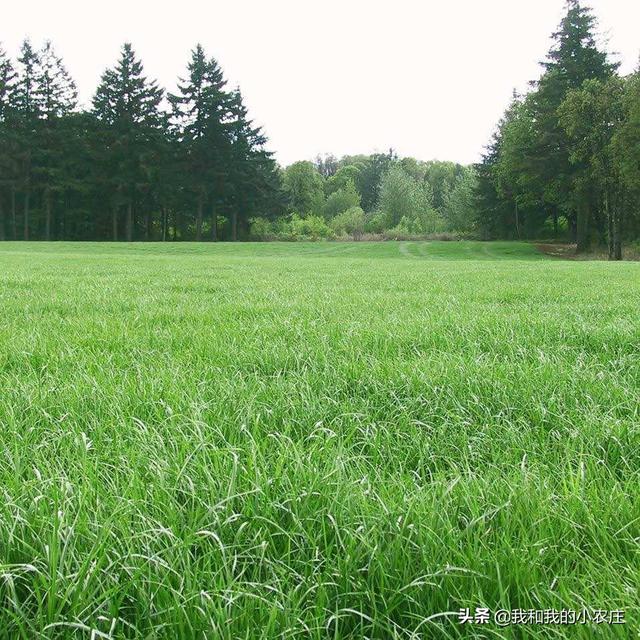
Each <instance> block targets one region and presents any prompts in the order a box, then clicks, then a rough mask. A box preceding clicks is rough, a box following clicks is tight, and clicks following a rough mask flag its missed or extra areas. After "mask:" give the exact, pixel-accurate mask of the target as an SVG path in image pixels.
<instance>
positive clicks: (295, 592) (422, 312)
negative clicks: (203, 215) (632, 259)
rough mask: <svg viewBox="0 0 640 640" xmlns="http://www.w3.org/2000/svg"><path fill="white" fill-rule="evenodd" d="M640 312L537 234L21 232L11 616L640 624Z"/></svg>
mask: <svg viewBox="0 0 640 640" xmlns="http://www.w3.org/2000/svg"><path fill="white" fill-rule="evenodd" d="M639 303H640V270H639V266H638V265H637V264H630V263H622V264H620V263H602V262H570V261H567V262H565V261H561V260H556V259H549V258H546V257H545V256H542V255H541V254H539V253H538V252H537V251H536V250H535V248H534V247H533V246H532V245H528V244H517V243H473V242H460V243H440V242H428V243H418V242H407V243H394V242H388V243H371V244H368V243H316V244H311V243H309V244H302V243H301V244H284V243H282V244H219V245H215V246H213V245H208V244H199V245H196V244H165V245H158V244H132V245H128V244H83V243H78V244H66V243H61V244H58V243H56V244H45V243H40V244H37V243H34V244H25V243H3V244H1V245H0V310H1V314H2V322H1V323H0V449H1V452H2V464H1V465H0V487H1V490H2V500H1V501H0V574H1V578H2V579H0V637H2V638H29V639H32V638H90V637H92V633H93V634H94V637H100V638H105V637H109V638H128V637H131V638H133V637H135V638H137V637H147V638H225V639H231V638H247V639H248V638H276V637H284V638H317V639H320V638H327V637H331V638H361V637H370V638H423V637H424V638H462V637H464V638H467V637H478V638H492V637H496V638H498V637H504V638H525V637H526V638H529V637H533V638H535V637H539V638H543V637H544V638H547V637H552V638H556V637H567V638H592V637H602V638H611V637H613V638H618V637H619V638H626V637H635V636H636V635H637V630H638V621H639V616H638V605H639V604H640V598H639V595H638V585H639V580H640V554H639V540H640V500H639V497H638V494H639V491H638V489H639V487H640V409H639V406H640V402H639V401H640V393H639V391H640V317H639V315H638V308H639ZM483 606H484V607H488V608H490V609H491V610H492V611H495V610H496V609H515V608H522V609H552V608H555V609H563V608H566V609H574V610H581V609H582V608H585V607H586V608H588V609H625V610H626V617H627V620H628V622H627V624H626V625H624V626H622V625H620V626H614V627H611V626H603V625H598V626H593V625H585V626H580V625H578V626H573V627H567V626H564V627H563V626H555V627H553V626H530V625H529V626H527V627H510V628H506V629H501V628H499V627H497V626H496V625H495V624H494V623H490V624H488V625H471V626H469V625H466V626H462V625H460V624H459V622H458V618H457V611H458V610H459V609H460V608H465V607H469V608H471V609H472V610H473V609H474V608H477V607H483ZM447 612H449V613H447ZM441 614H442V615H441Z"/></svg>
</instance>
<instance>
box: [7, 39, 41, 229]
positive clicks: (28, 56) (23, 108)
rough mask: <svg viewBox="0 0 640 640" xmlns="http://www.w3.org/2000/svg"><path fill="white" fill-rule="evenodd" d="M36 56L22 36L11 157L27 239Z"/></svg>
mask: <svg viewBox="0 0 640 640" xmlns="http://www.w3.org/2000/svg"><path fill="white" fill-rule="evenodd" d="M39 65H40V58H39V57H38V54H37V53H36V51H35V50H34V49H33V47H32V46H31V42H30V41H29V40H25V41H24V42H23V43H22V46H21V48H20V55H19V57H18V79H17V82H16V84H15V87H14V91H13V104H14V107H15V113H16V120H15V131H14V139H15V141H16V146H15V152H14V157H15V161H16V164H17V166H18V176H19V188H20V190H21V191H22V194H23V213H22V226H23V232H22V237H23V239H24V240H29V231H30V215H31V191H32V187H33V154H34V150H35V146H36V136H37V131H38V119H39V118H40V106H41V104H40V101H39V100H38V74H39Z"/></svg>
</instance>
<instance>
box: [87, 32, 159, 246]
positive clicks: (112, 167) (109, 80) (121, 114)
mask: <svg viewBox="0 0 640 640" xmlns="http://www.w3.org/2000/svg"><path fill="white" fill-rule="evenodd" d="M162 97H163V91H162V89H160V88H159V87H158V86H157V84H156V82H155V81H150V80H148V79H147V78H146V77H145V76H144V73H143V66H142V63H141V62H140V61H139V60H137V59H136V57H135V53H134V51H133V49H132V47H131V45H130V44H129V43H125V44H124V46H123V48H122V53H121V56H120V60H119V62H118V63H117V65H116V66H115V67H114V68H113V69H107V70H106V71H105V72H104V73H103V75H102V78H101V81H100V84H99V86H98V89H97V91H96V94H95V96H94V98H93V114H94V116H95V117H96V118H97V120H98V121H99V123H100V125H101V131H100V136H99V138H98V139H96V140H95V141H94V145H96V146H95V147H94V151H95V155H96V160H97V162H98V164H99V166H100V167H101V169H102V170H103V171H104V176H105V181H104V186H105V187H106V190H107V191H108V192H110V201H111V212H112V221H113V224H112V228H113V237H114V240H116V239H117V238H118V220H119V210H120V207H121V206H122V205H124V206H125V207H126V217H125V220H126V224H125V229H126V239H127V241H129V242H130V241H131V240H133V237H134V228H135V219H134V215H135V211H134V206H135V204H136V196H137V195H139V193H140V192H141V191H143V190H144V189H146V188H147V187H148V185H149V182H150V179H151V177H150V174H151V171H152V169H153V160H154V156H155V153H156V149H157V145H158V144H159V142H160V140H161V138H162V131H163V127H164V117H163V114H162V113H161V111H160V104H161V102H162Z"/></svg>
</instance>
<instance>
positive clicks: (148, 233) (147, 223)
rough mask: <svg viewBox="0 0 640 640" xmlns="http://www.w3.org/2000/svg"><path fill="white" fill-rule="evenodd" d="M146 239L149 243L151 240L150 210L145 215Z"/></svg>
mask: <svg viewBox="0 0 640 640" xmlns="http://www.w3.org/2000/svg"><path fill="white" fill-rule="evenodd" d="M144 239H145V240H146V241H147V242H149V240H151V212H150V211H149V209H147V210H146V212H145V214H144Z"/></svg>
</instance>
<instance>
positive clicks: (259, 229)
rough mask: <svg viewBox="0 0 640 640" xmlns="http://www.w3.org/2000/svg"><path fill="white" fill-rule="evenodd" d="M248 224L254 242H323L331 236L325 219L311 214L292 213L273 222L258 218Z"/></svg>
mask: <svg viewBox="0 0 640 640" xmlns="http://www.w3.org/2000/svg"><path fill="white" fill-rule="evenodd" d="M250 224H251V227H250V236H251V238H252V239H254V240H325V239H327V238H330V237H332V235H333V232H332V230H331V228H330V227H329V226H328V225H327V222H326V221H325V219H324V218H322V217H321V216H316V215H313V214H310V215H307V216H304V217H303V216H299V215H298V214H297V213H293V214H291V215H290V216H289V217H288V218H279V219H278V220H274V221H269V220H266V219H265V218H259V217H258V218H252V219H251V221H250Z"/></svg>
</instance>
